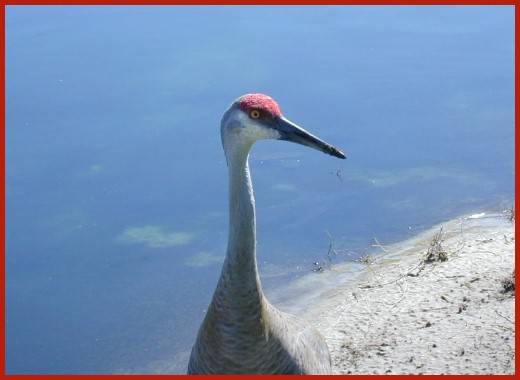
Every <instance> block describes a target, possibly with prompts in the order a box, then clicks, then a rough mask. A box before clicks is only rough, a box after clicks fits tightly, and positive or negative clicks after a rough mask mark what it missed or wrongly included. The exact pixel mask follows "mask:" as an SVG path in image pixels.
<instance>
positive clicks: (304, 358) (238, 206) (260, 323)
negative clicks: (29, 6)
mask: <svg viewBox="0 0 520 380" xmlns="http://www.w3.org/2000/svg"><path fill="white" fill-rule="evenodd" d="M221 135H222V144H223V147H224V151H225V154H226V160H227V164H228V171H229V236H228V247H227V254H226V259H225V261H224V264H223V268H222V273H221V275H220V279H219V282H218V285H217V288H216V290H215V293H214V295H213V299H212V301H211V304H210V306H209V308H208V311H207V313H206V316H205V318H204V321H203V323H202V326H201V327H200V330H199V332H198V335H197V339H196V341H195V344H194V346H193V349H192V352H191V356H190V361H189V364H188V374H330V373H332V368H331V361H330V354H329V351H328V348H327V344H326V343H325V339H324V338H323V336H322V335H321V334H320V333H319V332H318V330H316V329H315V328H314V327H313V326H311V325H310V324H309V323H307V322H305V321H304V320H302V319H299V318H297V317H295V316H293V315H290V314H287V313H283V312H281V311H279V310H278V309H276V308H275V307H274V306H273V305H271V304H270V303H269V302H268V301H267V300H266V298H265V296H264V294H263V292H262V287H261V283H260V279H259V277H258V271H257V263H256V227H255V223H256V219H255V203H254V197H253V188H252V184H251V178H250V175H249V165H248V156H249V151H250V149H251V147H252V145H253V143H254V142H255V141H257V140H261V139H284V140H288V141H293V142H296V143H299V144H303V145H307V146H310V147H313V148H315V149H318V150H321V151H323V152H326V153H329V154H331V155H334V156H336V157H340V158H345V156H344V154H343V153H341V152H340V151H339V150H337V149H336V148H334V147H332V146H330V145H329V144H327V143H325V142H323V141H322V140H320V139H318V138H317V137H315V136H313V135H311V134H310V133H308V132H307V131H305V130H303V129H302V128H300V127H298V126H297V125H295V124H293V123H291V122H290V121H288V120H287V119H285V118H284V117H283V116H282V114H281V112H280V109H279V107H278V105H277V104H276V102H275V101H274V100H273V99H271V98H270V97H268V96H266V95H262V94H249V95H244V96H242V97H240V98H238V99H237V100H236V101H235V102H233V103H232V104H231V106H230V107H229V109H228V110H227V111H226V113H225V114H224V116H223V118H222V122H221Z"/></svg>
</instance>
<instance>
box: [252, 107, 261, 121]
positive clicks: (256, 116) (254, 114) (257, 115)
mask: <svg viewBox="0 0 520 380" xmlns="http://www.w3.org/2000/svg"><path fill="white" fill-rule="evenodd" d="M261 115H262V114H261V113H260V111H259V110H257V109H252V110H251V111H250V112H249V117H251V119H260V116H261Z"/></svg>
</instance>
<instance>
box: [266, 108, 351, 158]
mask: <svg viewBox="0 0 520 380" xmlns="http://www.w3.org/2000/svg"><path fill="white" fill-rule="evenodd" d="M275 129H276V130H277V131H278V132H279V133H280V138H279V139H280V140H286V141H291V142H294V143H297V144H301V145H306V146H308V147H311V148H314V149H317V150H320V151H322V152H323V153H327V154H330V155H331V156H334V157H338V158H346V156H345V154H343V152H341V151H340V150H339V149H337V148H335V147H333V146H332V145H330V144H328V143H326V142H325V141H323V140H321V139H319V138H317V137H316V136H314V135H313V134H311V133H309V132H307V131H306V130H305V129H303V128H301V127H299V126H297V125H296V124H294V123H293V122H291V121H289V120H287V119H286V118H285V117H283V116H278V117H277V118H276V125H275Z"/></svg>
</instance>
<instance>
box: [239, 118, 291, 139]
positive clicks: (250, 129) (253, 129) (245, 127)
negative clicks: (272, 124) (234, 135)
mask: <svg viewBox="0 0 520 380" xmlns="http://www.w3.org/2000/svg"><path fill="white" fill-rule="evenodd" d="M238 119H239V123H240V128H239V130H240V132H239V135H240V137H241V138H242V139H244V140H247V141H251V142H254V141H256V140H278V139H279V138H280V136H281V135H280V132H278V131H277V130H276V129H273V128H269V127H266V126H264V125H262V124H261V123H260V122H258V121H256V120H253V119H251V118H249V117H248V116H247V115H244V114H241V115H240V116H239V117H238Z"/></svg>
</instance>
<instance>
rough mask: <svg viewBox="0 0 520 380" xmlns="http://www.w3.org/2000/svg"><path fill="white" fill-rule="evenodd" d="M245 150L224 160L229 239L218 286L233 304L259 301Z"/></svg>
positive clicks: (253, 200) (250, 195)
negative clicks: (226, 172)
mask: <svg viewBox="0 0 520 380" xmlns="http://www.w3.org/2000/svg"><path fill="white" fill-rule="evenodd" d="M248 151H249V149H245V150H242V151H240V152H236V151H235V153H234V154H233V156H232V157H228V170H229V236H228V247H227V255H226V260H225V262H224V266H223V268H222V274H221V277H220V281H219V287H223V288H226V291H227V292H229V293H232V294H233V295H234V297H236V298H235V302H236V301H237V300H238V299H240V298H245V299H248V300H249V302H248V303H251V302H259V301H260V299H261V298H262V290H261V285H260V280H259V277H258V272H257V265H256V220H255V199H254V196H253V187H252V183H251V177H250V175H249V165H248ZM230 299H233V297H231V298H230ZM249 306H251V304H250V305H249Z"/></svg>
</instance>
